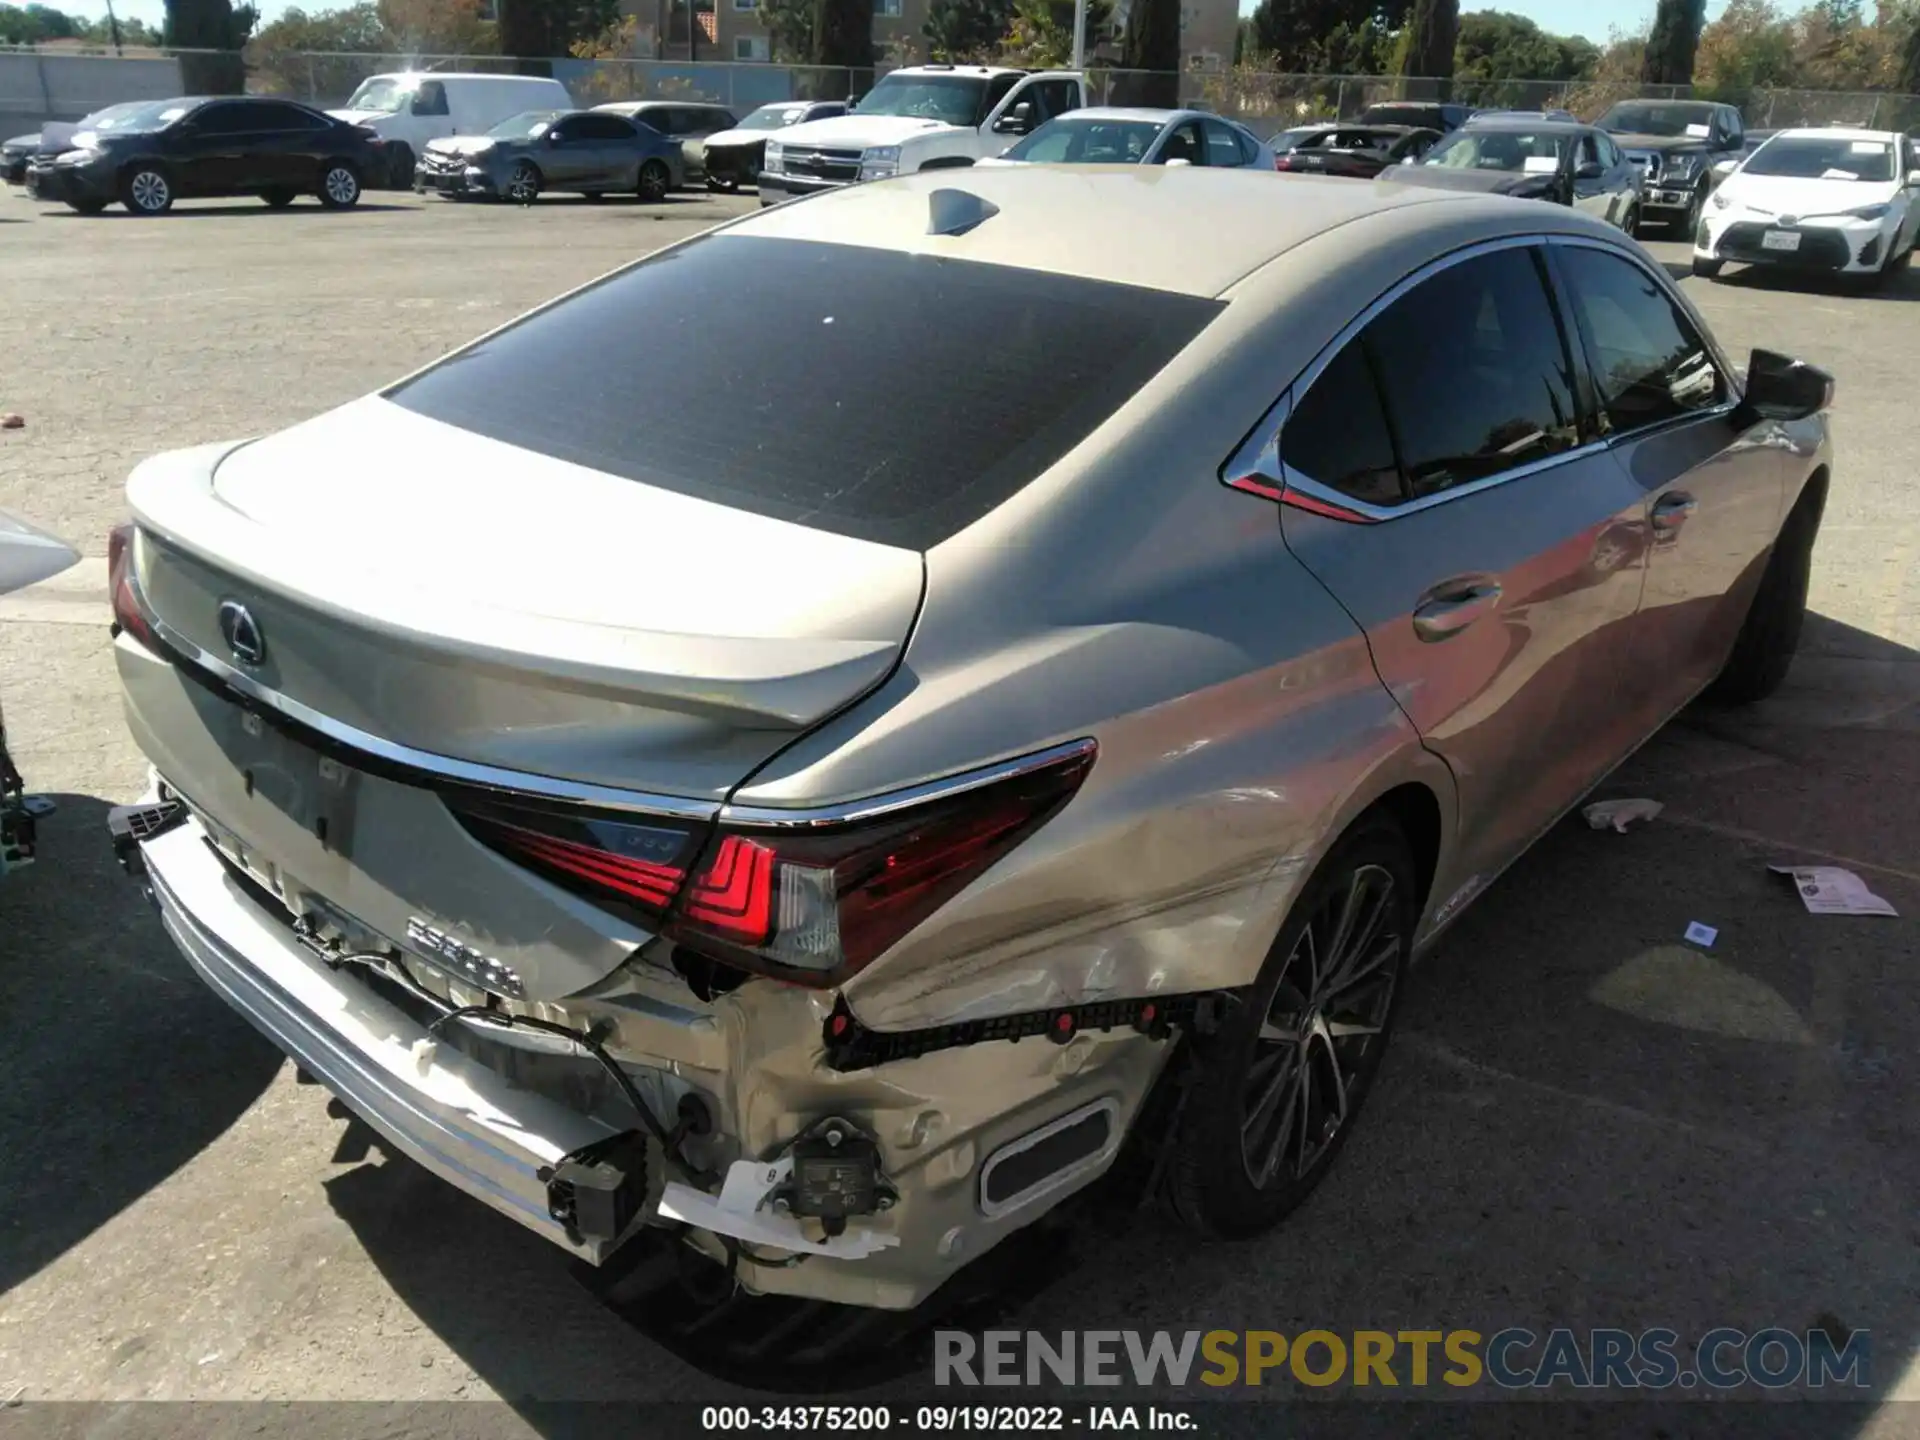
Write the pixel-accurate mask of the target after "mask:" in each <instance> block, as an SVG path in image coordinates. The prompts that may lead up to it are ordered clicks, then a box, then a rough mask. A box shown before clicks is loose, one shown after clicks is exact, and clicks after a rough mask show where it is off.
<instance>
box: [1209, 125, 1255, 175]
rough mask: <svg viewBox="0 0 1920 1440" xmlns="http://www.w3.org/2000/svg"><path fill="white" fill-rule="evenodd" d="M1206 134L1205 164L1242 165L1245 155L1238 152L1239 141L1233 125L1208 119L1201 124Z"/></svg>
mask: <svg viewBox="0 0 1920 1440" xmlns="http://www.w3.org/2000/svg"><path fill="white" fill-rule="evenodd" d="M1201 128H1202V129H1204V130H1205V131H1206V134H1207V164H1209V165H1219V166H1223V167H1228V166H1234V165H1244V164H1246V163H1247V162H1246V157H1245V156H1243V155H1242V154H1241V153H1240V141H1239V139H1238V137H1236V136H1235V135H1234V133H1233V127H1232V126H1230V125H1228V124H1226V123H1225V122H1224V121H1220V120H1208V121H1205V122H1204V123H1203V124H1202V127H1201Z"/></svg>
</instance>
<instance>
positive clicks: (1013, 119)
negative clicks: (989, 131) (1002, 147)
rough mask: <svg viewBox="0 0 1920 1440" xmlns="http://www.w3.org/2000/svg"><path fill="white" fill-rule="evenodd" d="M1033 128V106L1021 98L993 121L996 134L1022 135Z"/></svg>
mask: <svg viewBox="0 0 1920 1440" xmlns="http://www.w3.org/2000/svg"><path fill="white" fill-rule="evenodd" d="M1032 128H1033V106H1031V105H1029V104H1028V103H1027V102H1026V101H1024V100H1022V101H1021V102H1020V103H1019V104H1018V105H1016V106H1014V107H1013V108H1012V109H1011V110H1009V111H1007V113H1006V114H1004V115H1002V116H1001V117H1000V118H999V119H998V120H996V121H994V122H993V129H994V133H995V134H997V135H1024V134H1026V133H1027V131H1029V130H1031V129H1032Z"/></svg>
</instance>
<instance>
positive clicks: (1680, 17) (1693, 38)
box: [1640, 0, 1707, 85]
mask: <svg viewBox="0 0 1920 1440" xmlns="http://www.w3.org/2000/svg"><path fill="white" fill-rule="evenodd" d="M1706 18H1707V0H1660V4H1659V8H1658V9H1656V10H1655V11H1654V12H1653V29H1652V31H1650V32H1649V33H1648V35H1647V51H1646V58H1645V60H1644V61H1643V63H1642V65H1641V69H1640V78H1641V79H1642V80H1643V81H1645V82H1646V83H1647V84H1649V85H1691V84H1692V83H1693V58H1694V54H1695V52H1696V51H1697V50H1698V49H1699V48H1700V31H1701V29H1702V27H1703V26H1704V25H1705V23H1706Z"/></svg>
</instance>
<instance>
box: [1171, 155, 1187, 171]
mask: <svg viewBox="0 0 1920 1440" xmlns="http://www.w3.org/2000/svg"><path fill="white" fill-rule="evenodd" d="M1191 164H1193V161H1191V160H1188V159H1186V158H1184V157H1181V156H1175V157H1174V158H1173V159H1171V160H1169V161H1167V168H1168V169H1169V170H1171V169H1173V168H1174V167H1175V166H1176V165H1191Z"/></svg>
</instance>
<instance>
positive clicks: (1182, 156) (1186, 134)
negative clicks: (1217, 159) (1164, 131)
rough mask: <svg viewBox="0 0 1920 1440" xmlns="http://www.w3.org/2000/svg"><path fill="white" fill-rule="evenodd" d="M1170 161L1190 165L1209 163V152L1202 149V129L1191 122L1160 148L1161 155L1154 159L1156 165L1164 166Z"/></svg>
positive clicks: (1169, 137) (1172, 135)
mask: <svg viewBox="0 0 1920 1440" xmlns="http://www.w3.org/2000/svg"><path fill="white" fill-rule="evenodd" d="M1169 160H1184V161H1186V162H1187V163H1188V164H1189V165H1204V164H1206V163H1207V152H1206V151H1205V150H1204V149H1203V148H1202V147H1201V143H1200V127H1199V125H1198V124H1196V123H1195V122H1194V121H1192V120H1189V121H1187V122H1186V123H1185V124H1184V125H1182V126H1181V127H1180V128H1179V129H1177V130H1175V131H1174V132H1173V133H1172V134H1171V135H1169V136H1167V139H1166V143H1165V144H1163V145H1162V146H1161V147H1160V153H1159V154H1158V155H1156V156H1155V157H1154V162H1153V163H1154V164H1156V165H1164V164H1166V163H1167V162H1168V161H1169Z"/></svg>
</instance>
